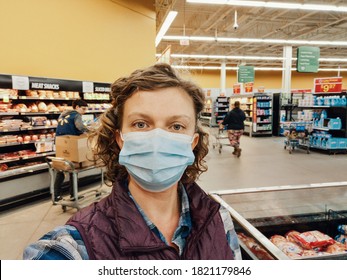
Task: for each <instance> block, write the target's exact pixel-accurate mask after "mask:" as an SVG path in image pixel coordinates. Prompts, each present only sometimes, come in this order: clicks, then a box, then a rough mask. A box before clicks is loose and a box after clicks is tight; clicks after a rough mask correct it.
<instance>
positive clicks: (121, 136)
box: [119, 130, 124, 142]
mask: <svg viewBox="0 0 347 280" xmlns="http://www.w3.org/2000/svg"><path fill="white" fill-rule="evenodd" d="M119 135H120V139H122V141H123V142H124V138H123V133H122V132H121V131H120V130H119Z"/></svg>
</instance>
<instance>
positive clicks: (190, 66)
mask: <svg viewBox="0 0 347 280" xmlns="http://www.w3.org/2000/svg"><path fill="white" fill-rule="evenodd" d="M172 67H173V68H175V69H186V70H221V69H222V67H221V66H203V65H172ZM225 69H226V70H238V67H229V66H227V67H225ZM254 70H257V71H283V68H282V67H254ZM291 71H296V68H291ZM318 71H327V72H336V71H343V72H346V71H347V68H338V69H337V68H335V69H334V68H319V69H318Z"/></svg>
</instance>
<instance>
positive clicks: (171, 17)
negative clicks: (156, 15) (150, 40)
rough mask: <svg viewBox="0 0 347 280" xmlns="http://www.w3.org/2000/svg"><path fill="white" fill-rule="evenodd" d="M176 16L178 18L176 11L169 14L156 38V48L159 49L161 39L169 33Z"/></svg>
mask: <svg viewBox="0 0 347 280" xmlns="http://www.w3.org/2000/svg"><path fill="white" fill-rule="evenodd" d="M176 16H177V12H176V11H170V12H169V14H168V15H167V17H166V19H165V21H164V23H163V24H162V26H161V27H160V30H159V32H158V34H157V36H156V37H155V47H157V46H158V45H159V43H160V41H161V39H162V38H163V36H164V35H165V33H166V32H167V30H168V29H169V27H170V25H171V23H172V22H173V21H174V19H175V17H176Z"/></svg>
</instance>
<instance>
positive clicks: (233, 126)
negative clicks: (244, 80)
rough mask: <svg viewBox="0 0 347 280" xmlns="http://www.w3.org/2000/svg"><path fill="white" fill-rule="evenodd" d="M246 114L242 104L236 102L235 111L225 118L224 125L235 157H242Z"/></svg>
mask: <svg viewBox="0 0 347 280" xmlns="http://www.w3.org/2000/svg"><path fill="white" fill-rule="evenodd" d="M245 119H246V115H245V112H244V111H242V110H241V109H240V102H239V101H235V103H234V105H233V109H232V110H231V111H229V112H228V114H227V115H226V116H225V117H224V120H223V122H222V125H224V126H227V129H228V138H229V142H230V145H231V146H232V147H234V151H233V155H235V156H237V157H240V156H241V151H242V149H241V148H240V138H241V136H242V134H243V130H244V128H245V125H244V123H243V122H244V120H245Z"/></svg>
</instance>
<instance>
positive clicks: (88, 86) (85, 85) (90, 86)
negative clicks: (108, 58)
mask: <svg viewBox="0 0 347 280" xmlns="http://www.w3.org/2000/svg"><path fill="white" fill-rule="evenodd" d="M82 91H83V92H94V83H93V82H82Z"/></svg>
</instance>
